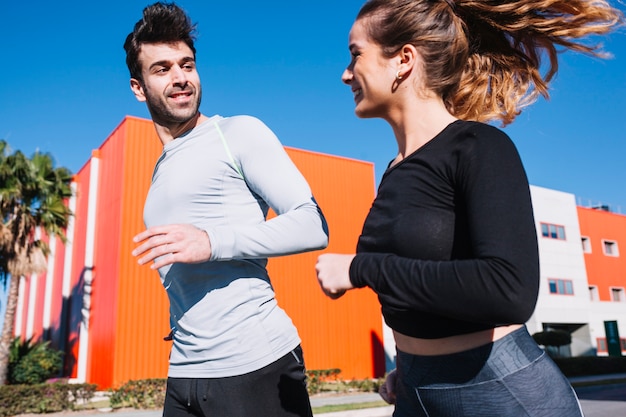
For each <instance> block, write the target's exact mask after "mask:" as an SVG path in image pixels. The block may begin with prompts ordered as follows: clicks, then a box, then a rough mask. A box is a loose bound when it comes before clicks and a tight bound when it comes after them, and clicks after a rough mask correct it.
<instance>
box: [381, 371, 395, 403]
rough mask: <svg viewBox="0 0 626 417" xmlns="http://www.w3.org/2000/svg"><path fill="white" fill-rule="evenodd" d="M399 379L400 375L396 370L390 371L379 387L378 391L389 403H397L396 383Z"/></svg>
mask: <svg viewBox="0 0 626 417" xmlns="http://www.w3.org/2000/svg"><path fill="white" fill-rule="evenodd" d="M397 381H398V376H397V374H396V370H395V369H394V370H393V371H391V372H389V374H388V375H387V379H385V382H384V383H383V384H382V385H381V386H380V388H379V389H378V393H379V394H380V396H381V397H383V400H385V401H386V402H387V403H388V404H395V403H396V383H397Z"/></svg>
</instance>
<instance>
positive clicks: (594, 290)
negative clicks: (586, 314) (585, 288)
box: [589, 285, 598, 301]
mask: <svg viewBox="0 0 626 417" xmlns="http://www.w3.org/2000/svg"><path fill="white" fill-rule="evenodd" d="M589 298H590V299H591V301H598V287H596V286H595V285H590V286H589Z"/></svg>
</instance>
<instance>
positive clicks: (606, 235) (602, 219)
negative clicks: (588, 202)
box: [578, 207, 626, 302]
mask: <svg viewBox="0 0 626 417" xmlns="http://www.w3.org/2000/svg"><path fill="white" fill-rule="evenodd" d="M578 220H579V223H580V233H581V239H582V245H583V253H584V254H585V265H586V269H587V280H588V281H589V289H590V291H591V298H592V300H593V301H611V302H623V301H626V293H625V292H624V291H625V288H624V286H625V285H626V279H625V278H626V257H624V256H620V248H619V242H626V216H624V215H620V214H616V213H611V212H609V211H607V210H603V209H602V208H599V209H598V208H596V209H593V208H584V207H578ZM622 249H624V248H622Z"/></svg>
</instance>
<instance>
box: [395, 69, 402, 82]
mask: <svg viewBox="0 0 626 417" xmlns="http://www.w3.org/2000/svg"><path fill="white" fill-rule="evenodd" d="M396 80H397V81H402V75H400V71H398V72H396Z"/></svg>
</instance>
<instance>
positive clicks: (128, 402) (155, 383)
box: [109, 379, 167, 409]
mask: <svg viewBox="0 0 626 417" xmlns="http://www.w3.org/2000/svg"><path fill="white" fill-rule="evenodd" d="M166 385H167V380H166V379H143V380H139V381H128V382H127V383H125V384H124V385H122V386H121V387H120V388H119V389H117V390H114V391H113V393H112V394H111V396H110V397H109V402H110V405H111V407H113V408H121V407H132V408H138V409H153V408H162V407H163V404H164V403H165V388H166Z"/></svg>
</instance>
